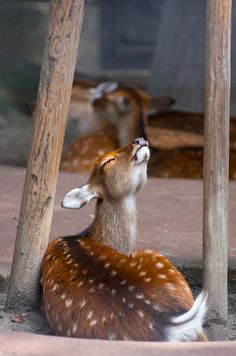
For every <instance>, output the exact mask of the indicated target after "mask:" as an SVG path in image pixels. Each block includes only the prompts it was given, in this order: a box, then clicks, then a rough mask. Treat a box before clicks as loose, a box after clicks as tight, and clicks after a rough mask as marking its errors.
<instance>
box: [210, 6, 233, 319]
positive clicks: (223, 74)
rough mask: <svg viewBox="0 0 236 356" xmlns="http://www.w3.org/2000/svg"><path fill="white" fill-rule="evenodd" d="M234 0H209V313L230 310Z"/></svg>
mask: <svg viewBox="0 0 236 356" xmlns="http://www.w3.org/2000/svg"><path fill="white" fill-rule="evenodd" d="M231 7H232V0H207V8H206V74H205V75H206V82H205V84H206V87H205V95H206V96H205V100H206V102H205V128H204V142H205V144H204V198H203V201H204V202H203V205H204V206H203V209H204V213H203V220H204V221H203V235H204V236H203V258H204V272H203V280H204V289H205V290H206V291H208V304H209V317H210V318H213V317H217V318H219V319H220V320H221V321H223V322H225V321H226V320H227V316H228V292H227V271H228V251H227V249H228V241H227V238H228V175H229V117H230V112H229V111H230V50H231V44H230V41H231Z"/></svg>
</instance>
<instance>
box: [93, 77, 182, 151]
mask: <svg viewBox="0 0 236 356" xmlns="http://www.w3.org/2000/svg"><path fill="white" fill-rule="evenodd" d="M91 99H92V102H93V107H94V110H95V112H96V113H97V116H98V119H100V120H105V121H106V122H108V123H109V124H110V125H112V126H114V127H115V128H116V129H117V131H118V139H119V143H120V145H124V144H127V143H128V142H129V141H130V138H134V137H137V136H140V135H142V136H144V137H146V133H145V127H146V124H147V122H146V121H147V118H146V117H147V114H148V113H149V112H152V111H153V110H154V111H155V112H159V111H162V110H165V109H167V108H169V107H170V106H171V105H173V104H174V102H175V101H174V99H172V98H170V97H161V96H160V97H151V96H150V95H148V94H147V93H145V92H144V91H143V90H141V89H139V88H137V87H135V86H131V85H121V84H118V83H117V82H104V83H101V84H99V85H98V86H97V87H96V88H94V89H93V91H92V96H91Z"/></svg>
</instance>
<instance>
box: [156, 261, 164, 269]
mask: <svg viewBox="0 0 236 356" xmlns="http://www.w3.org/2000/svg"><path fill="white" fill-rule="evenodd" d="M163 267H164V264H163V263H162V262H157V263H156V268H159V269H160V268H163Z"/></svg>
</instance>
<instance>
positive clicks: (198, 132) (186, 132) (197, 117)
mask: <svg viewBox="0 0 236 356" xmlns="http://www.w3.org/2000/svg"><path fill="white" fill-rule="evenodd" d="M147 136H148V139H149V142H150V144H151V145H152V146H153V147H155V148H158V149H175V148H181V147H184V148H185V147H188V148H191V147H192V148H194V147H197V148H200V147H201V148H202V147H203V144H204V114H203V113H191V112H182V111H166V112H161V113H158V112H157V113H152V114H151V115H149V116H148V123H147ZM230 148H231V149H236V119H235V118H231V120H230Z"/></svg>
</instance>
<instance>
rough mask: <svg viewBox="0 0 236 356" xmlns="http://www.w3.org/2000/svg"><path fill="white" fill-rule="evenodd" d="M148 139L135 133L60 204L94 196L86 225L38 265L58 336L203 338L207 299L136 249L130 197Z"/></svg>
mask: <svg viewBox="0 0 236 356" xmlns="http://www.w3.org/2000/svg"><path fill="white" fill-rule="evenodd" d="M149 156H150V151H149V147H148V143H147V141H146V140H145V139H143V138H138V139H135V140H134V141H133V143H130V144H128V145H126V146H124V147H122V148H120V149H118V150H116V151H112V152H109V153H107V154H105V155H103V156H102V157H101V158H99V159H98V160H97V162H96V163H95V166H94V169H93V171H92V173H91V175H90V178H89V180H88V183H87V184H85V185H84V186H82V187H79V188H75V189H73V190H72V191H70V192H69V193H68V194H67V195H66V196H65V198H64V199H63V201H62V207H64V208H70V209H79V208H82V207H83V206H84V205H86V204H87V203H88V202H89V201H90V200H92V199H97V203H96V210H95V218H94V220H93V222H92V224H91V225H90V226H89V227H88V228H87V229H86V230H85V231H83V232H81V233H79V234H78V235H75V236H68V237H62V238H59V239H57V240H54V241H52V242H51V243H50V244H49V246H48V248H47V251H46V254H45V257H44V260H43V265H42V278H41V283H42V289H43V302H44V310H45V315H46V318H47V320H48V322H49V324H50V326H51V328H52V329H53V331H54V332H55V334H56V335H63V336H71V337H81V338H97V339H110V340H136V341H195V340H196V341H203V340H206V337H205V335H204V333H203V329H202V324H203V321H204V316H205V313H206V297H205V296H204V294H200V295H199V296H198V297H197V299H196V300H195V301H194V300H193V296H192V293H191V291H190V288H189V286H188V284H187V282H186V280H185V278H184V277H183V275H182V274H181V273H180V272H179V271H178V270H177V269H176V268H175V266H174V265H173V264H171V262H170V261H169V260H168V259H167V258H166V257H165V256H162V255H160V254H159V253H158V252H156V251H153V250H138V251H136V250H135V242H136V234H137V231H136V230H137V229H136V207H135V196H136V194H137V193H138V192H139V190H140V189H141V188H142V186H143V185H144V184H145V182H146V179H147V162H148V160H149Z"/></svg>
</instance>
